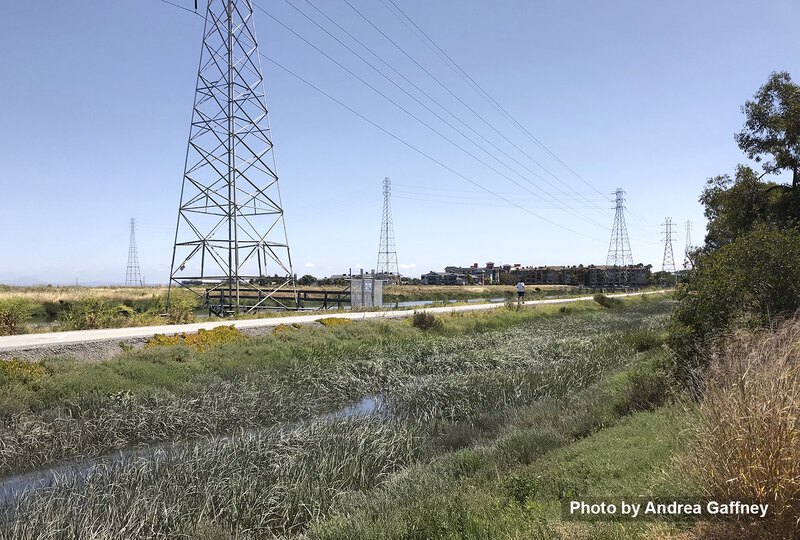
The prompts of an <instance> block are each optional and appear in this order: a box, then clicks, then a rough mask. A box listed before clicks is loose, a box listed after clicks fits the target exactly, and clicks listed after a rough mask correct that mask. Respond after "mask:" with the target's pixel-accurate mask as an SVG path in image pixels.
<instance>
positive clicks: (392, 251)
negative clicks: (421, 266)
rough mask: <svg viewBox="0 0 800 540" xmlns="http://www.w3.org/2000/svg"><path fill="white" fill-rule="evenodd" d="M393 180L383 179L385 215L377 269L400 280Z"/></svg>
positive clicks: (380, 273) (378, 271)
mask: <svg viewBox="0 0 800 540" xmlns="http://www.w3.org/2000/svg"><path fill="white" fill-rule="evenodd" d="M391 195H392V182H391V180H389V179H388V178H384V179H383V217H382V219H381V239H380V243H379V246H378V265H377V267H376V271H377V273H378V274H379V275H383V276H386V277H388V278H389V279H391V280H396V281H398V282H399V280H400V265H399V264H398V262H397V248H396V247H395V243H394V224H393V223H392V207H391V202H390V199H391Z"/></svg>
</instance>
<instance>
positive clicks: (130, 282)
mask: <svg viewBox="0 0 800 540" xmlns="http://www.w3.org/2000/svg"><path fill="white" fill-rule="evenodd" d="M143 285H144V282H143V281H142V272H141V270H140V269H139V253H138V252H137V250H136V220H135V219H134V218H131V239H130V242H129V243H128V270H127V272H125V286H126V287H142V286H143Z"/></svg>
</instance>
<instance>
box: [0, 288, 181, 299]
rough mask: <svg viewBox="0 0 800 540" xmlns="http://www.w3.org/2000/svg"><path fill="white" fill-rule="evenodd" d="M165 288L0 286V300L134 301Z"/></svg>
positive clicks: (154, 294) (163, 291) (153, 294)
mask: <svg viewBox="0 0 800 540" xmlns="http://www.w3.org/2000/svg"><path fill="white" fill-rule="evenodd" d="M166 292H167V288H166V287H75V286H67V287H47V286H41V287H9V286H6V285H0V300H1V299H5V298H27V299H28V300H32V301H34V302H58V301H59V300H63V301H65V302H74V301H77V300H83V299H86V298H105V299H108V300H119V301H122V300H136V299H140V298H151V297H152V296H161V295H164V294H166Z"/></svg>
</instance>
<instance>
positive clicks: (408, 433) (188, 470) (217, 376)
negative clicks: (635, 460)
mask: <svg viewBox="0 0 800 540" xmlns="http://www.w3.org/2000/svg"><path fill="white" fill-rule="evenodd" d="M669 309H670V307H669V306H667V305H664V304H663V303H656V302H644V303H635V304H633V305H629V306H628V307H626V308H624V309H620V310H614V311H610V310H604V311H600V310H599V309H592V310H587V311H585V312H576V313H569V312H567V313H561V312H558V311H551V312H550V314H549V315H544V314H543V313H542V312H536V311H533V312H528V313H525V312H524V311H523V312H516V311H514V312H511V311H508V312H506V311H505V310H499V312H498V313H497V319H498V320H499V321H500V322H498V320H493V319H492V318H491V317H489V316H481V317H476V318H470V317H452V318H450V317H443V318H442V319H443V321H444V322H443V325H442V327H441V328H438V329H434V330H432V331H427V332H420V331H419V330H417V329H415V328H413V327H411V326H410V325H409V324H408V323H405V322H399V323H387V322H375V323H369V324H352V325H341V326H337V327H333V328H317V329H301V330H287V331H285V332H281V333H279V334H277V335H275V336H270V337H266V338H259V339H252V340H248V341H244V342H237V343H232V344H229V345H225V346H222V347H218V348H215V349H211V350H209V351H207V352H196V351H192V350H189V349H188V348H186V347H180V346H179V347H174V348H169V347H167V348H164V349H162V350H150V351H143V352H136V353H127V354H125V355H123V356H121V357H120V359H119V360H117V361H111V362H106V363H103V364H98V365H96V366H89V367H85V366H76V365H75V364H70V363H68V362H65V361H63V360H61V361H58V362H54V363H53V364H50V365H49V366H50V367H49V368H48V369H51V370H52V371H51V372H50V373H49V374H45V375H42V376H41V377H40V378H39V379H38V383H37V384H39V385H40V386H36V385H33V384H27V383H26V384H22V385H17V386H13V385H12V387H13V388H17V389H19V388H25V389H27V390H29V391H30V392H31V393H32V395H33V397H34V398H36V399H33V398H32V401H31V402H29V403H28V404H27V406H25V407H23V408H22V409H21V410H19V411H17V412H14V413H12V414H10V415H7V416H5V417H4V418H3V420H2V425H0V440H2V441H3V445H0V460H1V461H0V467H2V470H3V471H5V472H6V473H8V472H11V471H17V470H22V469H26V468H30V467H34V466H41V465H43V464H48V463H52V462H54V461H58V460H60V459H64V458H69V457H77V456H99V455H102V454H103V453H106V452H108V451H109V450H111V449H114V448H121V447H128V446H131V445H135V444H139V443H143V442H149V441H168V440H179V441H182V440H187V439H190V440H192V439H194V440H196V443H191V442H190V443H188V445H186V446H182V445H181V446H179V451H178V453H177V454H169V455H168V457H167V459H166V461H165V460H164V459H163V458H158V459H150V460H144V461H140V462H135V463H122V464H115V465H113V466H108V467H105V468H103V467H101V468H99V469H98V470H97V471H96V472H95V473H93V474H92V476H90V477H89V478H87V479H85V480H83V481H80V482H78V481H76V480H75V479H69V478H67V479H62V480H61V481H58V482H56V485H55V486H54V487H52V488H51V489H48V490H45V491H42V492H38V493H33V494H31V495H29V496H26V497H25V498H24V499H22V500H19V501H17V502H16V503H15V505H14V507H12V508H10V509H7V510H6V513H5V515H4V516H2V517H0V536H3V537H7V538H25V539H27V538H45V539H56V538H65V539H66V538H75V537H92V538H122V537H125V538H132V539H133V538H141V539H151V538H269V537H272V535H279V536H281V535H293V534H298V533H300V532H302V531H304V530H305V529H306V527H307V526H308V525H309V524H312V523H316V522H320V521H321V520H323V519H324V518H325V516H327V515H329V514H330V512H331V511H333V510H334V509H336V508H339V509H341V508H344V507H345V506H341V504H343V503H342V501H344V500H345V499H347V498H348V497H356V496H357V495H358V494H359V493H369V492H370V491H371V490H373V489H378V488H380V486H381V485H383V484H384V483H385V482H386V481H388V480H389V479H396V478H402V477H403V476H404V475H406V474H409V473H408V472H407V471H409V470H413V467H415V466H424V465H425V464H426V463H430V464H434V466H435V464H436V463H437V462H439V461H440V460H439V458H437V457H436V456H441V455H442V454H443V453H444V454H446V453H447V452H449V451H451V450H452V449H456V448H466V447H471V446H473V445H474V444H475V443H476V442H479V441H482V440H493V439H496V438H498V437H501V439H502V443H500V444H499V446H498V448H501V452H502V455H503V456H506V457H505V458H504V459H508V460H510V461H508V462H509V463H510V462H515V463H524V462H530V461H531V460H533V459H535V457H536V456H538V455H539V454H540V453H541V452H542V451H544V450H545V449H547V448H551V447H554V446H558V445H560V444H564V443H565V442H566V441H568V440H570V439H571V438H572V437H575V436H583V435H585V434H587V433H590V432H592V431H593V430H594V429H597V428H598V427H602V426H603V425H605V424H607V423H609V422H610V421H611V420H610V419H613V418H614V417H615V415H617V416H618V414H619V413H618V412H615V411H614V410H613V408H609V407H608V406H607V404H605V403H606V402H607V401H608V400H607V399H606V397H607V396H606V394H607V393H608V392H612V393H615V394H619V393H620V392H628V391H629V390H630V385H631V381H630V380H627V379H626V380H623V381H617V383H615V385H614V386H613V388H612V389H611V390H608V391H606V390H603V392H604V394H603V395H604V396H605V397H603V399H599V398H597V396H595V395H594V394H593V393H592V391H591V388H590V387H592V385H596V383H598V381H601V380H606V379H608V377H609V376H610V375H611V374H613V373H615V372H617V371H619V370H620V369H623V368H624V366H626V365H627V364H629V363H630V362H632V361H634V360H635V359H636V358H640V357H641V356H642V355H645V356H647V355H650V354H657V353H658V350H657V349H658V347H657V345H658V343H660V341H659V339H660V338H659V336H660V335H661V334H660V332H661V329H662V327H663V325H664V322H665V320H666V317H667V316H668V313H669ZM651 349H652V350H651ZM642 350H644V351H646V352H642ZM59 362H60V363H59ZM54 365H55V366H56V369H53V367H52V366H54ZM59 369H60V370H63V371H62V372H61V373H64V374H70V377H71V378H69V377H68V378H67V380H68V381H69V382H68V383H65V382H64V378H60V379H57V380H56V378H57V375H56V374H57V373H59V371H58V370H59ZM104 375H108V376H110V377H115V379H114V382H113V383H112V384H111V385H110V386H103V385H108V384H109V383H108V382H107V381H105V380H104V379H103V376H104ZM47 377H53V380H52V381H50V383H51V385H48V380H47ZM158 377H163V378H162V379H160V380H157V381H156V383H155V384H154V383H153V379H154V378H158ZM87 382H90V383H92V384H97V386H96V387H95V388H94V390H93V391H89V392H86V391H85V388H80V387H79V385H81V384H86V383H87ZM148 383H150V384H148ZM108 388H112V389H113V391H108V390H106V389H108ZM368 394H383V395H384V396H385V398H386V401H387V405H388V408H389V410H390V411H391V412H392V413H393V415H394V416H393V419H392V420H386V419H383V418H382V417H374V418H357V419H349V420H345V419H341V420H338V421H333V420H317V421H310V422H307V423H305V424H302V425H300V426H299V427H297V428H296V429H290V428H289V427H288V426H287V424H286V423H287V422H294V421H297V420H301V419H304V418H305V419H307V418H312V417H315V416H318V415H321V414H324V413H326V412H330V411H333V410H336V409H337V408H339V407H341V406H342V405H343V404H346V403H348V402H351V401H354V400H357V399H359V398H360V397H362V396H364V395H368ZM601 403H603V404H604V405H602V406H601ZM584 409H585V410H586V411H588V412H586V413H580V414H577V413H575V412H574V411H583V410H584ZM522 411H527V412H522ZM531 411H534V412H531ZM570 415H572V416H570ZM526 423H528V424H529V425H534V424H535V425H537V430H540V428H541V430H540V431H541V432H540V431H537V432H536V433H534V434H533V435H528V434H526V433H519V434H517V435H515V434H514V431H515V430H517V429H518V427H519V426H520V425H522V426H524V425H525V424H526ZM548 425H549V426H550V427H549V428H547V426H548ZM270 426H272V427H270ZM548 429H549V431H548ZM248 430H253V431H248ZM509 430H510V431H509ZM251 432H252V433H255V435H250V433H251ZM220 433H229V434H231V435H230V436H229V437H227V438H224V437H223V438H219V437H218V435H219V434H220ZM503 433H505V435H503ZM466 452H469V450H467V451H466ZM474 455H475V456H477V457H475V460H477V461H474V460H473V461H474V462H471V461H470V460H471V459H472V458H469V457H463V458H458V460H457V461H458V463H454V462H450V461H448V460H446V461H447V463H449V464H447V463H445V462H442V466H447V467H455V468H456V470H461V471H462V473H458V474H466V473H467V472H468V471H469V470H486V469H487V467H485V466H481V465H480V463H479V462H480V459H482V458H480V456H479V454H474ZM414 464H417V465H414ZM484 465H485V463H484ZM409 467H411V469H409ZM435 467H436V466H435ZM471 468H472V469H471ZM429 480H430V481H431V482H433V483H436V482H438V481H439V480H438V479H437V477H436V475H433V477H432V478H430V479H429ZM393 483H394V480H393ZM467 498H469V496H468V495H467ZM454 508H456V507H454ZM419 512H420V516H421V517H420V518H421V519H423V517H424V514H425V511H424V509H419ZM437 515H438V514H435V513H434V514H431V519H435V518H436V516H437ZM487 517H490V514H487ZM465 519H466V518H465ZM467 521H469V519H467ZM70 535H71V536H70ZM76 535H77V536H76ZM411 537H413V536H411ZM419 537H423V536H419Z"/></svg>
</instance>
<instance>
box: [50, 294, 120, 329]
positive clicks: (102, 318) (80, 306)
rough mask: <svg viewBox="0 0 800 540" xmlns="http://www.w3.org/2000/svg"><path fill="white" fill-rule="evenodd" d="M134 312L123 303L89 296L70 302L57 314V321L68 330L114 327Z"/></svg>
mask: <svg viewBox="0 0 800 540" xmlns="http://www.w3.org/2000/svg"><path fill="white" fill-rule="evenodd" d="M134 313H135V312H134V310H133V309H131V308H129V307H128V306H126V305H124V304H117V303H115V302H112V301H109V300H105V299H102V298H94V297H89V298H84V299H83V300H79V301H77V302H73V303H71V304H70V305H69V307H68V308H67V309H66V310H64V311H62V312H61V313H60V314H59V323H60V324H61V326H63V327H64V328H66V329H68V330H93V329H96V328H114V327H118V326H122V325H124V324H125V323H126V322H127V320H128V319H129V318H130V317H131V316H133V315H134Z"/></svg>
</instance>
